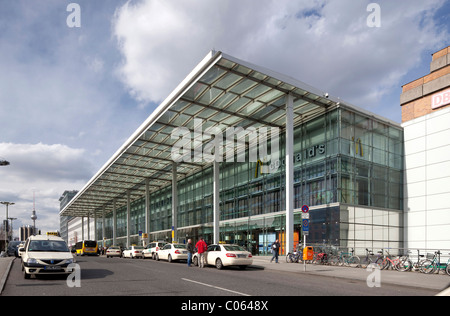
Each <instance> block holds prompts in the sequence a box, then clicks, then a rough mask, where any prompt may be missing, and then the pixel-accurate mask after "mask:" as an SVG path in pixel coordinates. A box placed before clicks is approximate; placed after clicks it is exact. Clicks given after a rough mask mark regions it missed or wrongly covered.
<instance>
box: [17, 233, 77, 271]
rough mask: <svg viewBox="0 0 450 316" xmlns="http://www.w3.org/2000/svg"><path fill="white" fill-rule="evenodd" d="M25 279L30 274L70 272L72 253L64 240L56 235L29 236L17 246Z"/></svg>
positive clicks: (72, 261)
mask: <svg viewBox="0 0 450 316" xmlns="http://www.w3.org/2000/svg"><path fill="white" fill-rule="evenodd" d="M19 252H20V256H21V257H22V271H23V276H24V278H25V279H29V278H30V277H31V276H32V275H43V274H71V273H72V272H73V270H72V266H71V264H72V263H74V259H73V255H72V253H71V252H70V250H69V247H67V244H66V242H65V241H64V240H63V239H62V238H61V237H58V236H52V235H48V236H43V235H38V236H30V237H29V238H28V239H27V241H26V242H25V245H24V246H23V247H21V248H19Z"/></svg>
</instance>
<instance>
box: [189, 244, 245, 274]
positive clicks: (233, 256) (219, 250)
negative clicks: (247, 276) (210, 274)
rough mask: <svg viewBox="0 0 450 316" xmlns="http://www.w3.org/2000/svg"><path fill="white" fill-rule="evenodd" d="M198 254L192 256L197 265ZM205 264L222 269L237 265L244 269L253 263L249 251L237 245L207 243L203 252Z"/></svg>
mask: <svg viewBox="0 0 450 316" xmlns="http://www.w3.org/2000/svg"><path fill="white" fill-rule="evenodd" d="M198 261H199V254H198V253H195V254H194V255H193V257H192V262H193V263H194V265H196V266H198ZM205 264H207V265H212V266H215V267H216V268H217V269H219V270H220V269H222V268H223V267H228V266H238V267H239V268H241V269H245V268H246V267H248V266H249V265H251V264H253V256H252V254H251V253H250V252H248V251H247V250H245V249H244V248H242V247H241V246H238V245H230V244H219V245H209V246H208V249H207V250H206V253H205Z"/></svg>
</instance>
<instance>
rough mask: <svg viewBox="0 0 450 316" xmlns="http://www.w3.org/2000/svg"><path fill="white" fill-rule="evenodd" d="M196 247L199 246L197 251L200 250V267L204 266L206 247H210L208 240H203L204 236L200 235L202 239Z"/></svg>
mask: <svg viewBox="0 0 450 316" xmlns="http://www.w3.org/2000/svg"><path fill="white" fill-rule="evenodd" d="M195 247H197V252H198V255H199V256H198V257H199V258H198V266H199V267H200V268H203V267H204V266H205V252H206V248H207V247H208V246H207V245H206V242H205V241H204V240H203V237H200V240H199V241H198V242H197V244H196V245H195Z"/></svg>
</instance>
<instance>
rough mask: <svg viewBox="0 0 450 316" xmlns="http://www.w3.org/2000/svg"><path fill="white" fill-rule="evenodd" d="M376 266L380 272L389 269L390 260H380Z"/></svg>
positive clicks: (384, 258)
mask: <svg viewBox="0 0 450 316" xmlns="http://www.w3.org/2000/svg"><path fill="white" fill-rule="evenodd" d="M376 264H377V265H378V266H379V267H380V270H384V269H388V268H389V260H388V259H387V258H386V257H380V258H378V260H377V262H376Z"/></svg>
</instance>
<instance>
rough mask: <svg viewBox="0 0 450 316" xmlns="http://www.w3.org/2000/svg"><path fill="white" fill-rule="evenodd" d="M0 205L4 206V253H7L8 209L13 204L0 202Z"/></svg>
mask: <svg viewBox="0 0 450 316" xmlns="http://www.w3.org/2000/svg"><path fill="white" fill-rule="evenodd" d="M0 204H3V205H6V225H5V253H7V252H8V242H7V241H8V207H9V206H10V205H14V204H15V203H13V202H0Z"/></svg>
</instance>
